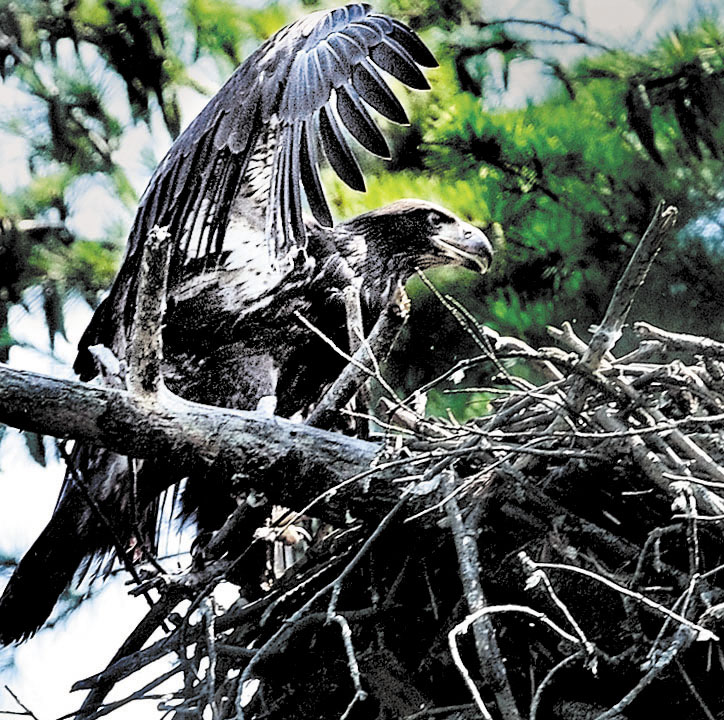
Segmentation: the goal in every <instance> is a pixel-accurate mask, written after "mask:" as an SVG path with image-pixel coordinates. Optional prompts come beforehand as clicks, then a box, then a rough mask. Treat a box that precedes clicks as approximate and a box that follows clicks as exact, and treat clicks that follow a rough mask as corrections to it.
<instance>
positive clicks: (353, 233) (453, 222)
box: [337, 200, 493, 302]
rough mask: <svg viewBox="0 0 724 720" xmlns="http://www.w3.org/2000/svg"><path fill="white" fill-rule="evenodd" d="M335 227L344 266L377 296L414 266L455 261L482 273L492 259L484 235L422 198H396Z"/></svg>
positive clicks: (384, 293) (413, 271)
mask: <svg viewBox="0 0 724 720" xmlns="http://www.w3.org/2000/svg"><path fill="white" fill-rule="evenodd" d="M337 229H338V230H339V231H340V239H341V240H342V241H343V244H340V245H339V247H340V249H342V252H343V253H344V254H345V255H346V256H347V259H348V262H349V263H350V265H351V266H352V267H353V269H354V270H355V271H356V272H358V273H360V274H361V275H362V276H363V277H364V285H366V286H367V287H369V288H370V289H372V288H374V289H375V290H376V291H377V292H379V293H380V294H381V295H382V296H385V295H388V293H389V291H390V290H391V289H394V287H395V286H396V285H397V284H398V283H405V282H406V281H407V280H408V278H410V277H411V276H412V275H413V274H414V273H415V271H416V270H417V269H418V268H419V269H421V270H424V269H426V268H430V267H436V266H438V265H460V266H462V267H466V268H470V269H471V270H475V271H477V272H480V273H484V272H486V271H487V269H488V267H489V265H490V262H491V260H492V257H493V246H492V245H491V243H490V241H489V240H488V238H487V237H486V236H485V233H483V232H482V231H481V230H479V229H478V228H476V227H475V226H474V225H471V224H470V223H466V222H464V221H462V220H461V219H460V218H458V217H456V216H455V215H453V214H452V213H451V212H450V211H448V210H445V209H444V208H441V207H440V206H438V205H435V204H433V203H430V202H425V201H422V200H398V201H397V202H394V203H392V204H390V205H386V206H385V207H383V208H380V209H378V210H373V211H372V212H368V213H365V214H364V215H359V216H358V217H356V218H354V219H353V220H350V221H348V222H346V223H343V224H342V225H340V226H339V227H338V228H337ZM380 300H382V302H384V301H385V300H386V298H385V297H381V298H380Z"/></svg>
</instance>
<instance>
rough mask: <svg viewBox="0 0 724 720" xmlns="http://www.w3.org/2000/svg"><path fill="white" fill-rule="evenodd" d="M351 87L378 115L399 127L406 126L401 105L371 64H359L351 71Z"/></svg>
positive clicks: (404, 114)
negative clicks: (397, 124)
mask: <svg viewBox="0 0 724 720" xmlns="http://www.w3.org/2000/svg"><path fill="white" fill-rule="evenodd" d="M352 85H353V86H354V89H355V90H356V91H357V92H358V93H359V95H360V97H361V98H362V99H363V100H364V101H365V102H366V103H367V104H368V105H369V106H370V107H371V108H373V109H375V110H377V112H378V113H380V115H384V116H385V117H386V118H388V119H389V120H392V121H393V122H396V123H399V124H400V125H407V123H408V122H409V120H408V119H407V113H406V112H405V109H404V108H403V107H402V103H401V102H400V101H399V100H398V99H397V97H396V96H395V94H394V93H393V92H392V90H390V88H389V87H388V86H387V84H386V83H385V81H384V80H383V79H382V78H381V77H380V74H379V73H378V72H377V70H375V67H374V65H372V63H369V62H361V63H359V64H358V65H356V66H355V68H354V70H353V71H352Z"/></svg>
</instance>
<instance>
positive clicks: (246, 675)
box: [76, 208, 724, 720]
mask: <svg viewBox="0 0 724 720" xmlns="http://www.w3.org/2000/svg"><path fill="white" fill-rule="evenodd" d="M674 217H675V211H674V210H673V209H671V208H669V209H667V210H664V209H663V208H659V211H658V212H657V215H656V217H655V218H654V220H653V221H652V224H651V226H650V228H649V231H647V234H646V235H645V236H644V238H643V239H642V241H641V243H640V244H639V246H638V248H637V249H636V252H635V253H634V257H633V258H632V260H631V263H630V265H629V267H628V268H627V270H626V273H625V274H624V276H623V277H622V278H621V281H620V282H619V285H618V287H617V290H616V293H615V295H614V297H613V298H612V300H611V303H610V305H609V308H608V311H607V313H606V316H605V317H604V319H603V320H602V322H601V324H600V326H599V327H598V328H596V329H595V331H594V333H593V337H592V338H591V340H590V341H588V342H586V341H584V340H582V339H580V338H579V337H578V336H577V335H576V334H575V333H574V331H573V329H572V326H570V325H568V324H564V325H563V327H562V328H560V329H552V330H551V333H552V335H553V336H554V338H555V340H556V342H557V347H555V348H539V349H534V348H532V347H530V346H528V345H526V344H525V343H523V342H521V341H520V340H518V339H514V338H508V337H501V336H499V335H498V334H496V333H495V332H493V331H491V330H490V329H488V328H485V327H482V326H480V325H479V324H478V323H476V322H475V320H474V319H472V318H471V317H469V316H468V315H467V314H466V313H465V312H464V310H463V309H461V308H460V307H459V306H457V305H456V303H455V302H454V301H453V300H452V299H451V298H447V297H441V298H440V299H441V301H442V302H444V303H445V304H446V305H447V306H448V308H449V309H450V311H451V312H452V313H453V314H454V315H455V316H456V317H457V318H458V320H459V321H460V322H462V323H463V324H465V326H466V329H467V330H468V331H469V332H470V334H471V335H472V336H473V337H475V338H476V341H477V343H478V346H479V348H480V354H479V355H478V356H477V357H475V358H471V359H469V360H465V361H463V362H461V363H459V364H458V365H457V366H456V367H454V368H451V369H450V370H449V371H448V372H446V373H445V374H444V375H443V376H442V377H441V378H438V379H437V380H436V382H439V381H441V380H444V379H446V378H449V377H451V376H455V375H456V374H459V373H461V372H464V371H466V370H467V369H468V368H470V367H473V366H477V367H479V366H484V367H489V368H490V370H491V372H490V373H489V374H488V375H489V376H492V377H493V379H492V381H491V382H490V383H489V384H488V385H486V386H485V387H484V388H479V389H478V391H479V392H486V393H488V394H489V395H490V397H491V398H492V401H491V408H492V410H491V412H490V414H489V415H487V416H486V417H484V418H480V419H477V420H475V421H473V422H470V423H467V424H465V425H459V424H456V423H452V422H449V421H444V420H436V419H431V418H425V417H423V416H422V415H420V414H419V413H417V412H416V411H415V407H414V402H404V401H401V400H399V399H396V400H388V401H387V402H386V411H387V412H386V421H385V425H386V427H387V429H388V433H387V436H386V441H385V443H384V450H383V451H382V452H381V453H380V455H379V457H378V458H377V460H376V462H375V465H374V467H373V468H371V469H370V471H369V472H368V473H366V474H365V475H366V476H365V477H356V478H353V479H351V480H350V482H354V483H356V484H355V488H356V492H357V493H358V494H361V495H362V496H363V497H364V498H366V504H365V505H364V506H363V507H364V508H365V510H364V511H363V514H364V517H362V518H360V517H359V515H360V513H359V512H357V516H356V517H349V518H347V522H344V523H337V524H336V526H329V525H322V526H321V527H314V528H312V526H311V525H310V524H309V523H307V525H306V527H307V531H310V532H311V530H310V528H311V529H312V530H314V531H315V532H316V535H315V537H314V538H313V540H312V542H311V544H310V546H309V547H308V549H307V550H306V552H305V553H303V554H302V556H301V558H299V559H298V560H297V561H296V562H295V563H294V564H293V565H292V567H290V568H289V569H288V570H286V572H284V573H283V574H281V576H280V577H270V578H269V579H268V582H267V584H266V585H265V586H264V587H263V588H262V589H260V590H258V592H257V593H256V596H255V597H249V595H248V592H247V591H246V590H244V591H243V592H242V594H244V595H245V596H244V597H243V598H240V599H239V600H238V601H236V602H235V603H233V604H231V605H230V606H224V605H223V604H222V603H221V602H220V600H219V596H218V592H217V589H218V587H219V586H220V585H221V584H222V583H225V584H227V585H228V583H235V584H237V585H239V586H240V587H242V588H244V587H245V586H244V584H243V582H242V580H241V579H240V578H241V577H242V576H244V572H242V570H243V569H244V568H246V569H247V570H248V568H249V567H251V565H249V562H251V561H250V558H251V557H252V556H253V555H254V552H255V551H254V550H253V548H254V547H256V548H257V551H258V550H259V549H261V551H262V553H264V554H265V553H266V552H267V549H268V548H270V547H275V545H273V544H272V543H276V547H277V548H278V547H279V543H280V542H282V541H284V542H286V543H288V544H290V545H292V546H295V547H297V546H300V545H301V539H300V538H301V537H302V536H305V537H307V533H305V532H299V531H297V530H298V526H300V525H302V524H304V523H303V522H302V521H300V520H299V514H297V515H292V516H291V517H287V516H284V515H282V516H281V518H280V519H279V520H278V521H277V522H276V523H274V524H273V525H271V526H268V527H266V528H265V530H264V532H262V533H257V537H256V540H255V542H254V543H252V549H250V548H248V547H245V548H243V549H242V550H241V551H239V550H238V548H237V550H236V551H235V552H232V550H231V548H233V547H234V544H233V543H229V542H228V539H229V538H230V537H232V536H233V535H234V532H235V530H236V529H237V528H238V527H239V524H240V523H244V522H247V523H248V521H249V507H248V506H249V502H247V504H246V505H243V506H240V508H239V510H238V511H236V512H235V513H234V514H233V515H232V516H230V517H229V519H228V520H227V523H226V525H225V526H224V527H223V528H222V529H221V530H220V531H219V532H218V533H217V534H216V535H215V536H214V537H213V538H212V539H211V541H210V542H209V543H208V544H207V545H206V546H205V547H204V548H203V550H202V551H200V552H199V553H198V554H197V558H196V562H195V563H194V565H193V567H192V568H190V569H189V570H188V571H187V572H185V573H183V574H181V575H179V576H174V577H171V578H169V577H167V576H164V577H161V576H156V577H154V578H152V579H151V580H150V581H149V582H148V583H147V584H146V585H145V586H142V587H140V588H136V589H135V590H134V592H135V593H138V594H140V593H141V592H146V591H147V590H148V589H149V587H150V586H153V587H156V588H159V589H160V590H161V593H160V600H159V601H158V602H157V603H156V604H155V605H154V607H153V608H152V609H151V610H150V612H149V614H148V615H147V617H146V618H145V619H144V620H143V621H142V623H141V624H140V625H139V627H138V628H136V630H135V631H134V633H133V634H132V635H131V636H130V637H129V638H128V640H127V641H126V643H125V644H124V646H123V647H122V648H120V649H119V651H118V653H117V655H116V657H115V658H114V660H113V661H112V662H111V664H110V665H109V667H108V668H107V669H106V670H105V671H103V672H102V673H100V674H98V675H96V676H94V677H92V678H88V679H86V680H84V681H81V682H79V683H78V684H77V685H76V689H81V688H90V689H91V692H90V694H89V696H88V698H87V699H86V701H85V704H84V709H83V711H82V713H81V715H79V717H84V718H86V719H88V718H94V717H99V716H101V715H103V714H107V713H108V712H109V711H110V710H112V709H115V707H118V706H120V705H123V704H125V703H126V702H130V701H131V700H137V699H141V698H156V700H157V707H158V709H159V711H160V712H162V713H167V714H169V715H172V716H173V717H175V718H192V717H193V718H196V717H198V718H200V717H213V718H285V719H292V718H324V719H326V718H350V719H351V718H380V719H382V718H407V719H408V720H413V719H419V718H433V717H434V718H451V719H452V718H456V719H461V718H477V717H484V718H491V717H492V718H505V719H506V720H517V719H518V718H529V719H530V720H542V719H543V718H546V719H548V718H556V719H561V720H573V719H576V720H582V719H588V718H591V719H593V718H599V719H602V720H603V719H606V720H610V719H613V718H635V717H647V718H648V717H652V716H653V717H655V716H656V715H657V714H658V715H660V716H662V717H670V716H673V715H674V714H675V715H676V717H681V718H701V717H707V718H714V717H721V716H722V715H723V714H724V697H723V696H722V693H721V691H720V687H721V682H722V672H723V671H724V658H723V657H722V654H721V650H720V646H719V643H718V640H719V637H720V635H721V633H722V632H724V624H723V623H722V620H721V617H722V609H723V608H724V595H723V592H724V588H723V587H722V585H721V584H720V576H721V573H720V572H719V571H720V570H722V569H724V564H723V563H724V559H723V555H724V552H723V551H724V544H723V543H722V541H721V533H720V527H721V523H722V522H723V521H724V500H723V499H722V497H721V495H722V493H721V490H722V488H724V443H723V442H722V438H721V431H720V428H721V424H722V422H724V344H721V343H718V342H715V341H713V340H710V339H707V338H699V337H693V336H689V335H682V334H674V333H670V332H666V331H664V330H661V329H658V328H655V327H653V326H651V325H648V324H645V323H635V324H634V326H633V330H634V332H635V336H636V340H635V343H634V345H635V347H634V348H633V349H632V351H631V352H628V353H627V354H626V355H623V356H617V355H615V354H614V352H613V349H614V345H615V343H616V341H617V340H618V338H619V336H620V334H621V331H622V328H623V326H624V323H625V322H626V319H627V314H628V310H629V309H630V307H631V302H632V299H633V295H634V293H635V291H636V289H637V288H638V287H639V286H640V284H641V283H642V282H643V281H644V278H645V276H646V273H647V271H648V268H649V267H650V264H651V262H652V261H653V258H654V256H655V254H656V251H657V249H658V246H659V243H660V242H661V239H662V238H663V236H664V235H665V233H666V231H667V230H668V229H669V228H670V227H671V225H672V224H673V219H674ZM375 367H376V366H375ZM375 372H376V370H375ZM531 378H535V379H537V381H532V380H531ZM426 389H427V388H421V392H424V391H425V390H426ZM339 492H341V488H340V490H339ZM247 500H248V501H249V498H247ZM317 505H318V506H319V503H318V504H317ZM360 507H361V506H360V505H359V504H358V505H357V506H356V508H357V510H358V511H359V508H360ZM317 509H319V507H317ZM301 512H305V513H307V514H309V513H311V514H314V513H315V508H312V509H311V510H310V509H309V508H304V509H303V510H300V513H301ZM257 555H258V552H257ZM164 623H165V624H166V626H165V630H166V632H165V633H164V635H163V637H162V638H161V639H159V640H157V641H155V642H152V643H150V644H149V643H146V646H145V647H142V649H140V650H139V649H136V648H138V647H139V646H140V645H142V644H143V642H144V641H145V639H146V638H148V637H149V636H150V634H151V632H152V631H153V630H154V629H156V628H158V627H163V626H164ZM166 656H168V657H170V658H172V662H171V665H170V666H168V665H167V667H168V669H167V671H166V672H164V673H161V672H159V673H157V677H156V678H155V679H154V680H152V681H150V682H147V683H146V684H145V686H144V687H142V688H140V689H138V690H137V691H136V692H134V693H133V695H131V696H129V697H127V698H126V699H125V700H120V701H117V702H116V703H110V704H105V705H104V704H103V701H104V697H105V695H106V693H107V692H108V691H109V690H110V689H111V688H112V687H113V685H114V684H115V683H117V682H119V681H120V680H123V679H125V678H127V677H129V676H133V675H134V674H135V673H136V672H137V671H138V670H140V669H142V668H145V667H146V666H148V665H150V664H151V663H153V662H155V661H157V660H159V659H160V658H162V657H166ZM176 675H182V676H183V683H182V684H180V683H179V682H178V679H177V678H176V679H175V680H174V681H173V687H174V688H175V689H172V690H168V691H167V692H166V693H165V694H164V692H163V690H164V688H167V687H170V685H167V684H165V683H167V681H169V680H171V679H172V678H174V676H176ZM145 677H148V675H147V674H146V675H145ZM138 684H140V683H138ZM209 713H210V714H209Z"/></svg>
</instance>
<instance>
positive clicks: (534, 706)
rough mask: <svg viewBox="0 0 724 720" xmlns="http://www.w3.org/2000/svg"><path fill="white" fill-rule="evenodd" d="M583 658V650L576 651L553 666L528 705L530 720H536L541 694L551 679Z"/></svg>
mask: <svg viewBox="0 0 724 720" xmlns="http://www.w3.org/2000/svg"><path fill="white" fill-rule="evenodd" d="M585 656H586V655H585V653H584V652H583V650H578V652H575V653H573V655H568V656H567V657H564V658H563V660H561V661H560V662H559V663H558V664H557V665H554V666H553V667H552V668H551V669H550V671H549V672H548V674H547V675H546V676H545V677H544V678H543V681H542V682H541V684H540V685H539V686H538V687H537V688H536V691H535V694H534V695H533V700H532V701H531V703H530V720H536V719H537V717H538V708H539V707H540V701H541V698H542V697H543V692H544V691H545V689H546V688H547V687H548V686H549V685H550V684H551V682H553V678H554V677H555V676H556V674H557V673H558V672H559V671H560V670H563V668H565V667H567V666H568V665H570V664H571V663H574V662H576V660H582V659H584V658H585Z"/></svg>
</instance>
